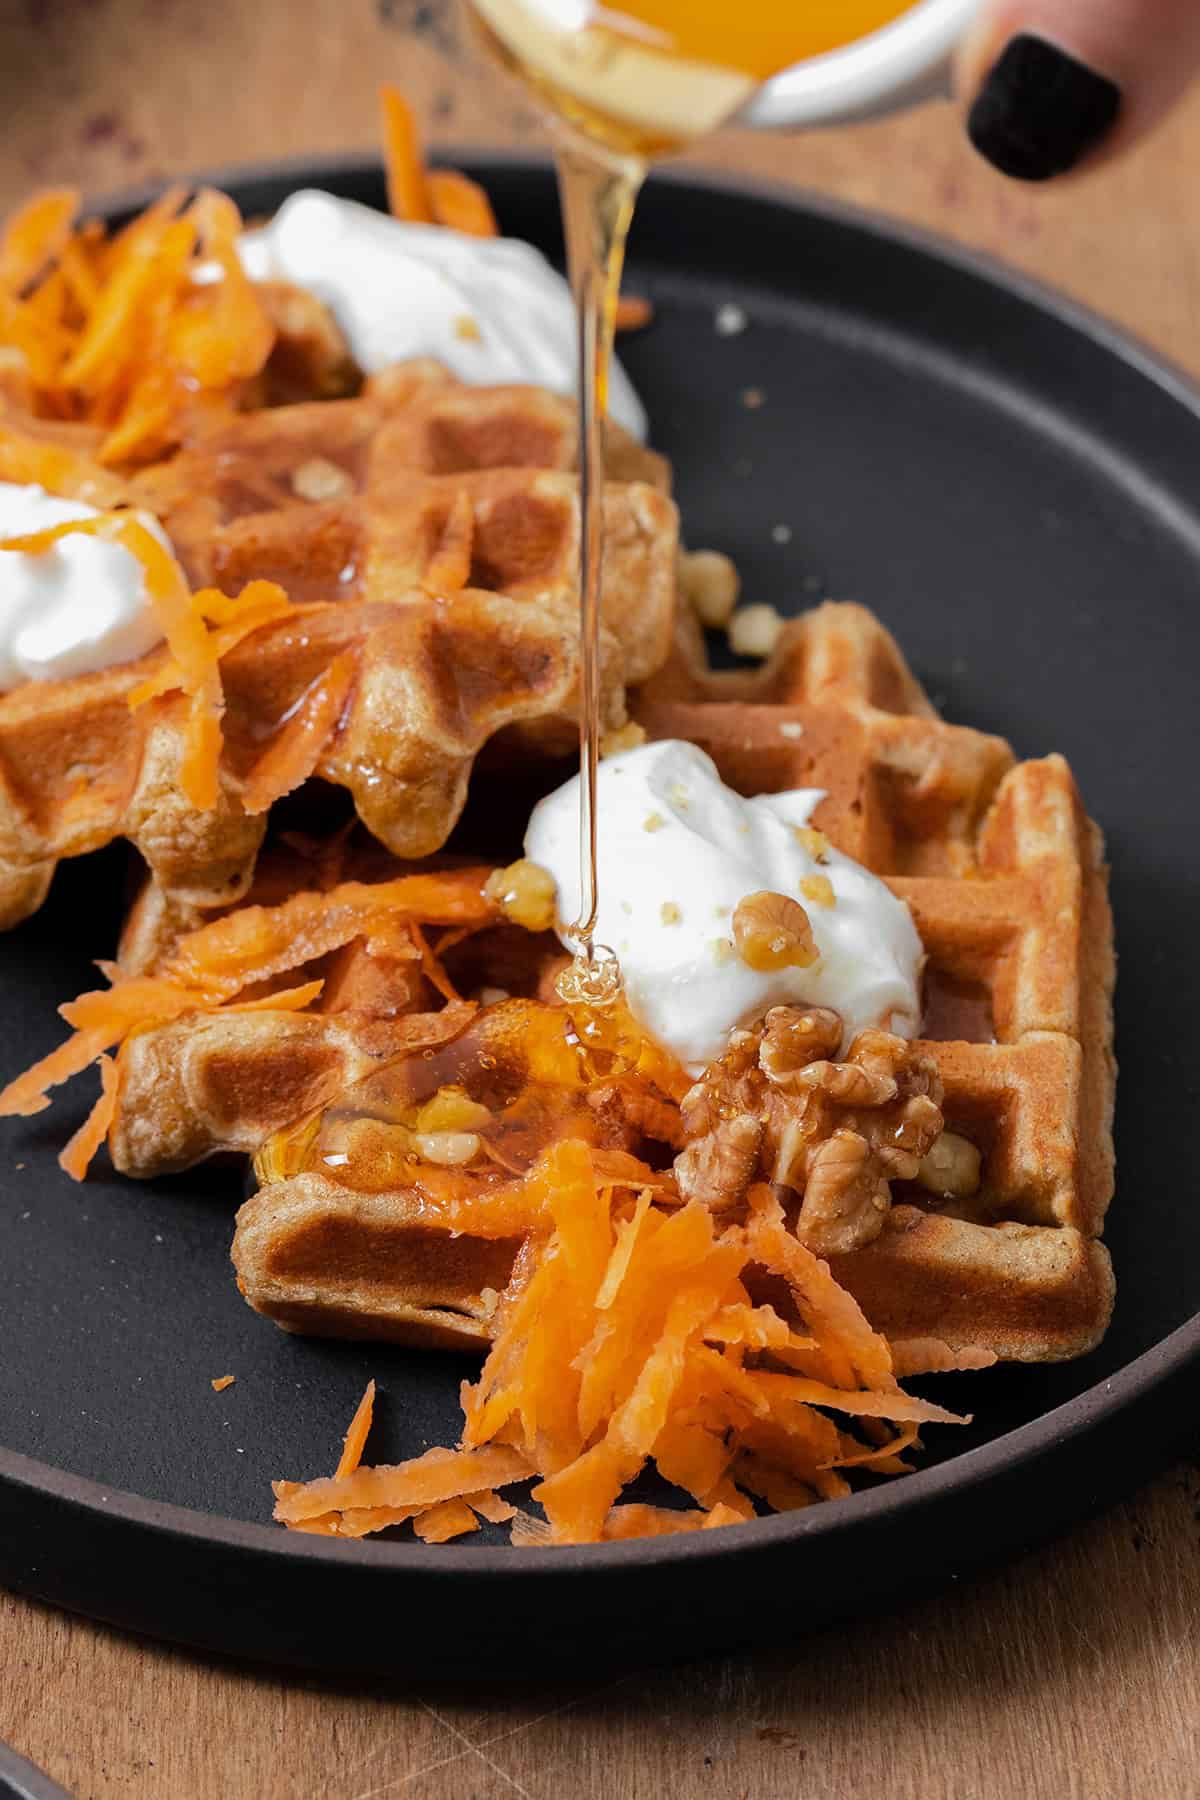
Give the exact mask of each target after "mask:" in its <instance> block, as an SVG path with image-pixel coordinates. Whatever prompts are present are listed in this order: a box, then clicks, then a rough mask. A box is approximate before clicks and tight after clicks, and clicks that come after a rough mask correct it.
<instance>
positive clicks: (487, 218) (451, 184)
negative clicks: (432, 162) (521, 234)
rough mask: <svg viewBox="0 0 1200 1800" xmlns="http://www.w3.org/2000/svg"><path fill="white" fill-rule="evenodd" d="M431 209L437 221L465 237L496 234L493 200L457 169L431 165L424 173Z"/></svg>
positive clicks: (495, 235)
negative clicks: (435, 167) (426, 172)
mask: <svg viewBox="0 0 1200 1800" xmlns="http://www.w3.org/2000/svg"><path fill="white" fill-rule="evenodd" d="M425 193H426V196H427V198H428V201H429V207H430V211H431V212H432V214H433V217H434V219H435V220H436V222H437V223H438V224H439V225H445V226H446V227H447V228H448V229H449V230H451V231H461V232H464V233H465V234H466V236H467V237H499V235H500V227H499V226H498V225H497V223H496V215H495V213H494V212H493V211H492V203H491V201H490V200H489V199H488V197H487V194H486V193H485V192H484V190H483V189H482V188H481V187H480V185H479V183H478V182H477V181H472V180H471V177H470V176H469V175H463V174H460V173H459V171H458V170H457V169H430V170H429V172H428V174H427V175H426V177H425Z"/></svg>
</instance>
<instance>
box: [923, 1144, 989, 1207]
mask: <svg viewBox="0 0 1200 1800" xmlns="http://www.w3.org/2000/svg"><path fill="white" fill-rule="evenodd" d="M979 1173H980V1156H979V1151H978V1150H977V1149H976V1148H975V1145H974V1144H973V1143H972V1142H971V1141H970V1139H969V1138H965V1137H961V1136H960V1135H959V1133H958V1132H957V1131H943V1133H942V1135H941V1137H939V1138H938V1139H936V1141H935V1142H934V1143H932V1144H931V1145H930V1146H929V1149H928V1150H927V1151H926V1152H925V1154H924V1156H923V1157H922V1158H921V1163H920V1167H919V1168H918V1170H917V1180H918V1181H919V1182H920V1184H921V1186H922V1187H923V1188H927V1189H928V1190H929V1192H930V1193H931V1194H936V1195H937V1196H938V1198H939V1199H940V1200H969V1199H970V1197H971V1195H972V1194H977V1193H978V1192H979Z"/></svg>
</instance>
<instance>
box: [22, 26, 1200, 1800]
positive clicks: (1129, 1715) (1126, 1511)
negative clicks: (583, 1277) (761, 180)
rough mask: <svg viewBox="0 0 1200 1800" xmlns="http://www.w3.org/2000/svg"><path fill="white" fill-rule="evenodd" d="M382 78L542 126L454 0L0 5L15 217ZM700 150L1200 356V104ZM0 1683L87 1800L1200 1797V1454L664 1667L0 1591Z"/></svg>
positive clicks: (457, 131) (322, 114) (299, 145)
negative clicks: (307, 1660) (541, 1680)
mask: <svg viewBox="0 0 1200 1800" xmlns="http://www.w3.org/2000/svg"><path fill="white" fill-rule="evenodd" d="M384 75H387V76H390V77H391V78H393V79H395V80H397V81H399V82H400V83H402V85H403V86H404V88H405V89H406V91H407V92H408V93H409V95H410V96H411V97H412V99H413V100H414V101H415V102H416V103H418V104H419V105H420V106H421V109H422V112H423V115H424V117H425V119H426V121H427V123H428V128H429V134H430V136H431V138H433V139H435V140H436V139H443V140H457V141H458V142H472V141H473V142H476V143H479V142H485V141H490V142H507V143H512V142H529V141H531V140H533V139H535V138H536V136H537V132H536V126H535V123H534V121H533V120H532V118H531V117H530V115H529V112H528V110H527V109H526V108H525V107H524V106H523V105H522V104H521V103H520V102H519V100H518V99H517V97H516V96H515V95H513V94H511V93H508V92H505V91H502V90H501V89H500V88H499V87H498V86H496V85H495V84H493V82H492V80H491V79H490V77H488V76H486V75H483V74H481V73H479V72H478V71H477V70H476V71H473V70H472V69H471V67H470V66H469V63H468V61H467V59H465V58H464V56H463V55H462V53H461V41H460V34H459V32H458V30H457V28H456V26H455V24H454V21H453V19H452V18H451V17H450V16H449V15H448V14H447V13H446V12H445V11H444V10H443V6H442V4H441V0H377V4H376V5H375V6H374V8H373V7H372V5H371V0H291V4H284V0H258V4H256V5H246V4H241V5H239V4H238V3H237V0H208V3H207V4H200V3H199V0H10V4H9V5H8V6H7V7H5V8H3V9H2V11H0V118H3V120H4V138H3V148H2V151H0V210H3V208H5V207H6V206H7V205H9V204H10V203H11V202H13V201H15V200H17V199H18V198H20V197H21V196H22V195H23V194H25V193H26V191H27V190H28V189H29V188H30V187H31V186H33V185H35V184H39V183H44V182H52V181H71V182H79V183H82V184H83V185H84V186H85V187H87V188H88V190H89V191H91V192H93V193H98V192H100V191H102V190H105V189H111V188H114V187H119V186H123V185H126V184H128V183H131V182H135V181H141V180H144V179H148V178H157V177H161V176H166V175H174V174H177V173H181V172H184V171H187V170H189V169H194V168H196V167H198V166H200V167H203V166H209V167H212V166H215V165H219V164H222V163H226V162H230V161H234V160H238V159H242V158H254V157H270V156H278V155H286V154H298V153H300V152H304V151H330V150H341V149H346V148H354V147H358V148H369V147H370V146H371V145H372V144H373V142H374V133H375V110H374V109H375V92H374V90H375V83H376V81H377V80H378V79H379V78H380V77H381V76H384ZM703 159H704V160H708V161H710V162H720V163H721V164H722V165H723V166H725V167H727V168H735V169H741V170H745V171H748V172H754V173H759V174H764V175H771V176H774V177H777V178H780V179H784V180H795V181H798V182H802V183H804V184H805V185H808V186H811V187H816V188H820V189H822V190H824V191H826V192H829V193H835V194H840V195H843V196H845V197H846V198H848V199H851V200H855V201H859V202H862V203H865V204H867V205H872V206H878V207H880V208H883V209H885V210H887V211H890V212H893V213H897V214H900V215H902V216H904V217H906V218H909V219H912V220H916V221H918V222H920V223H922V224H925V225H929V226H932V227H934V228H936V229H937V230H940V231H943V232H945V233H947V234H948V235H949V236H951V237H955V238H958V239H960V240H962V241H964V242H967V243H972V244H979V245H983V246H984V247H986V248H988V249H990V250H994V251H996V252H998V253H999V254H1000V255H1002V256H1004V257H1006V258H1007V259H1008V260H1009V261H1010V262H1013V263H1017V264H1019V265H1020V266H1021V267H1023V268H1025V269H1028V270H1030V271H1032V272H1033V273H1035V274H1037V275H1041V276H1044V277H1046V278H1047V279H1049V280H1051V281H1054V282H1057V283H1058V284H1059V285H1060V286H1062V287H1065V288H1068V289H1070V290H1072V291H1073V292H1075V293H1076V294H1078V295H1080V296H1081V297H1082V298H1084V299H1085V300H1087V301H1088V302H1089V303H1090V304H1092V305H1093V306H1095V307H1098V308H1101V309H1103V310H1104V311H1105V312H1107V313H1109V314H1111V315H1112V316H1113V317H1115V318H1117V319H1120V320H1121V321H1123V322H1124V323H1125V324H1127V325H1130V326H1132V327H1133V328H1134V329H1135V330H1137V331H1140V332H1141V333H1142V334H1143V336H1145V337H1146V338H1147V339H1149V340H1150V342H1152V343H1154V344H1156V345H1158V346H1159V347H1160V348H1161V349H1163V350H1165V351H1167V352H1168V353H1169V354H1170V355H1172V356H1174V357H1175V358H1176V359H1177V360H1178V361H1179V362H1181V363H1183V364H1184V365H1186V366H1188V367H1190V368H1192V369H1193V370H1195V371H1196V372H1197V373H1200V217H1198V216H1197V203H1196V198H1195V194H1196V189H1195V169H1196V167H1197V166H1200V96H1197V100H1196V102H1195V103H1193V104H1192V105H1191V106H1190V107H1189V108H1187V109H1185V110H1184V111H1183V112H1182V113H1181V114H1180V115H1179V116H1178V117H1177V118H1176V119H1175V121H1173V122H1172V124H1171V125H1170V126H1169V127H1168V128H1167V130H1165V131H1164V132H1163V133H1162V134H1161V135H1160V136H1159V137H1158V138H1157V139H1156V140H1155V142H1154V143H1153V144H1151V145H1149V146H1147V147H1146V148H1145V149H1144V150H1143V151H1141V152H1139V153H1138V154H1137V155H1136V156H1135V157H1133V158H1132V159H1130V160H1129V161H1128V162H1126V163H1125V164H1123V165H1121V166H1120V167H1118V168H1114V169H1113V170H1111V171H1109V172H1106V173H1104V174H1103V175H1101V176H1098V177H1096V178H1094V179H1092V180H1090V181H1086V182H1082V183H1080V184H1078V185H1076V186H1074V187H1072V188H1064V189H1063V190H1062V191H1060V192H1053V193H1038V192H1033V191H1026V190H1023V189H1018V188H1015V187H1012V186H1009V185H1007V184H1005V183H1004V182H1002V181H1001V180H1000V179H999V178H998V177H995V176H993V175H992V174H991V173H990V172H989V171H988V170H987V169H985V168H984V167H983V166H982V165H981V164H979V163H978V162H977V161H976V160H975V159H974V158H973V157H972V155H971V153H970V152H969V150H968V149H967V147H966V145H965V142H964V140H963V139H962V136H961V133H960V131H959V130H958V128H957V124H956V121H955V118H954V116H953V114H952V113H951V112H950V110H949V109H948V108H935V109H929V110H927V111H925V112H924V113H922V114H920V115H916V116H912V117H909V118H906V119H902V120H897V121H891V122H888V123H886V124H879V125H873V126H869V127H862V128H859V129H855V130H848V131H839V132H830V133H827V134H825V135H822V136H819V137H816V136H814V137H809V138H807V139H804V140H799V139H770V138H753V137H751V136H749V135H748V134H736V133H728V134H726V135H725V136H723V137H722V138H721V139H720V140H719V142H718V143H716V144H715V145H710V146H709V147H708V148H707V149H706V151H705V152H704V157H703ZM797 1620H798V1627H799V1630H800V1631H801V1632H802V1631H803V1623H804V1604H803V1595H798V1596H797ZM403 1628H404V1627H403V1621H398V1629H403ZM0 1669H2V1670H3V1674H2V1675H0V1736H2V1737H3V1738H5V1739H7V1740H8V1741H9V1742H10V1743H12V1744H13V1745H14V1746H15V1747H16V1748H17V1749H19V1750H20V1751H22V1752H23V1753H24V1754H25V1755H27V1756H30V1757H32V1758H33V1759H34V1760H35V1761H36V1762H38V1763H40V1764H41V1765H42V1766H43V1767H44V1768H46V1769H47V1770H48V1771H49V1772H50V1773H51V1774H53V1775H54V1776H55V1777H56V1778H57V1779H58V1780H60V1781H61V1782H62V1783H63V1784H64V1785H65V1786H66V1787H67V1788H69V1789H70V1790H71V1792H72V1793H73V1794H74V1795H76V1796H78V1800H118V1797H120V1800H142V1797H144V1800H160V1797H166V1800H367V1796H384V1795H387V1796H393V1795H404V1796H406V1797H408V1796H411V1797H412V1800H468V1797H470V1800H493V1797H495V1800H503V1797H504V1796H511V1795H512V1794H514V1793H515V1794H518V1795H524V1796H526V1800H534V1797H535V1796H536V1800H552V1797H553V1800H557V1797H559V1796H582V1797H586V1800H591V1797H592V1796H596V1797H597V1800H600V1797H603V1800H658V1797H660V1796H661V1797H662V1800H675V1797H678V1800H691V1797H692V1796H703V1797H706V1800H743V1797H745V1800H774V1797H776V1796H779V1797H781V1800H782V1797H785V1796H786V1797H788V1800H791V1797H793V1796H794V1797H795V1800H808V1797H809V1796H812V1797H813V1800H818V1797H819V1800H841V1797H842V1796H850V1795H855V1796H860V1795H861V1796H863V1800H910V1797H911V1800H999V1797H1000V1796H1005V1797H1007V1796H1019V1797H1021V1800H1025V1797H1027V1796H1036V1797H1039V1800H1040V1797H1041V1796H1045V1797H1046V1800H1059V1797H1062V1800H1068V1797H1078V1800H1109V1797H1112V1800H1117V1797H1118V1796H1121V1797H1124V1796H1128V1797H1129V1800H1134V1797H1136V1800H1159V1797H1161V1800H1184V1797H1186V1796H1189V1795H1194V1794H1197V1793H1200V1462H1191V1463H1189V1464H1185V1465H1183V1466H1181V1467H1179V1468H1177V1469H1175V1470H1174V1471H1173V1472H1172V1473H1170V1474H1168V1475H1166V1476H1164V1477H1163V1478H1162V1479H1160V1480H1159V1481H1157V1482H1156V1483H1154V1484H1153V1485H1152V1486H1151V1487H1149V1488H1147V1489H1146V1490H1145V1491H1144V1492H1143V1493H1142V1494H1140V1495H1139V1496H1138V1497H1137V1498H1136V1499H1135V1500H1133V1501H1131V1502H1129V1503H1128V1504H1127V1505H1125V1506H1122V1507H1119V1508H1118V1509H1117V1510H1115V1511H1114V1512H1112V1513H1110V1514H1109V1515H1108V1516H1107V1517H1106V1518H1103V1519H1101V1520H1098V1521H1096V1522H1094V1523H1092V1524H1090V1525H1087V1526H1084V1527H1082V1528H1080V1529H1079V1530H1078V1531H1076V1532H1075V1534H1074V1535H1073V1536H1072V1537H1071V1538H1070V1539H1068V1540H1067V1541H1066V1542H1063V1543H1059V1544H1057V1545H1055V1546H1053V1547H1051V1548H1050V1549H1048V1550H1045V1551H1043V1552H1040V1553H1038V1554H1037V1555H1034V1556H1030V1557H1027V1558H1026V1559H1025V1560H1024V1561H1023V1562H1021V1563H1018V1564H1015V1565H1013V1566H1011V1567H1009V1568H1006V1569H1004V1570H1001V1571H999V1572H997V1573H994V1574H991V1575H989V1576H987V1577H985V1578H983V1579H981V1580H978V1581H976V1582H974V1583H972V1584H971V1585H970V1586H969V1587H966V1588H962V1589H957V1590H955V1591H953V1592H951V1593H950V1594H948V1595H944V1596H941V1597H938V1598H936V1599H933V1600H930V1601H929V1602H927V1603H924V1604H921V1605H917V1606H913V1607H910V1608H909V1609H908V1610H906V1611H904V1612H902V1613H899V1614H896V1615H893V1616H891V1617H888V1618H884V1619H879V1620H876V1621H874V1622H873V1623H871V1624H869V1625H865V1626H858V1627H855V1628H850V1629H845V1630H841V1631H837V1632H830V1633H825V1634H821V1635H817V1636H814V1637H813V1638H812V1639H811V1640H810V1641H809V1642H807V1643H803V1644H801V1645H800V1646H799V1647H798V1648H796V1649H793V1650H791V1651H788V1652H786V1653H772V1654H769V1655H761V1656H756V1657H736V1658H729V1659H726V1660H722V1661H718V1662H713V1663H709V1664H707V1665H703V1666H700V1667H697V1668H688V1669H684V1670H680V1671H677V1672H672V1673H667V1674H660V1675H654V1676H648V1677H647V1676H628V1677H625V1678H621V1677H620V1675H618V1674H614V1676H613V1678H612V1680H610V1681H607V1682H605V1683H603V1684H599V1685H597V1684H594V1683H591V1684H580V1683H575V1684H572V1683H570V1682H564V1683H562V1684H560V1685H558V1686H554V1687H538V1688H537V1689H533V1688H528V1689H525V1690H523V1691H521V1692H519V1693H517V1694H513V1693H501V1692H497V1693H494V1694H472V1695H469V1696H467V1695H463V1694H455V1693H453V1692H450V1691H447V1690H445V1689H442V1690H441V1691H438V1690H436V1689H435V1688H434V1687H432V1686H430V1687H429V1688H428V1689H425V1688H423V1687H422V1688H420V1689H419V1690H417V1691H411V1690H404V1689H401V1688H400V1687H398V1686H389V1685H388V1684H386V1683H382V1682H381V1683H377V1684H372V1685H339V1686H336V1687H334V1686H331V1685H330V1684H328V1683H323V1682H319V1681H316V1680H307V1679H304V1680H301V1679H297V1678H296V1677H294V1676H291V1675H285V1676H282V1677H281V1676H278V1675H274V1674H264V1673H261V1672H255V1671H245V1670H242V1669H239V1668H236V1667H233V1666H230V1665H227V1664H223V1663H218V1662H215V1661H206V1660H203V1659H201V1658H198V1657H193V1656H187V1655H184V1654H181V1653H178V1652H175V1651H171V1650H164V1649H160V1648H159V1647H157V1646H155V1645H151V1644H142V1643H138V1642H135V1641H133V1640H131V1639H129V1638H126V1637H122V1636H119V1635H117V1634H116V1633H114V1632H111V1631H107V1630H103V1629H101V1628H99V1627H97V1626H94V1625H90V1624H86V1623H83V1622H81V1621H77V1620H73V1619H68V1618H64V1617H62V1616H60V1615H58V1614H56V1613H52V1612H50V1611H48V1610H47V1609H45V1608H42V1607H39V1606H36V1605H33V1604H31V1603H29V1602H27V1601H24V1600H18V1599H11V1598H5V1597H0Z"/></svg>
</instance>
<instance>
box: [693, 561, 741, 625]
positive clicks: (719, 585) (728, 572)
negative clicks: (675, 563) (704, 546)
mask: <svg viewBox="0 0 1200 1800" xmlns="http://www.w3.org/2000/svg"><path fill="white" fill-rule="evenodd" d="M679 585H680V587H681V588H682V590H683V593H684V595H685V597H686V599H687V602H688V605H689V606H690V607H691V609H692V611H693V612H694V613H695V615H696V617H697V618H698V619H699V621H700V623H701V624H702V625H706V626H707V627H708V628H709V629H710V630H716V629H717V628H718V627H719V626H721V625H727V624H728V623H729V620H730V618H731V616H732V614H733V609H734V607H735V606H736V605H737V602H738V590H739V588H740V587H741V583H740V581H739V580H738V572H737V570H736V569H735V568H734V566H733V564H732V563H731V562H730V560H729V558H728V557H727V556H723V555H722V554H721V552H720V551H719V550H691V551H688V550H685V551H683V552H681V554H680V558H679Z"/></svg>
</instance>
